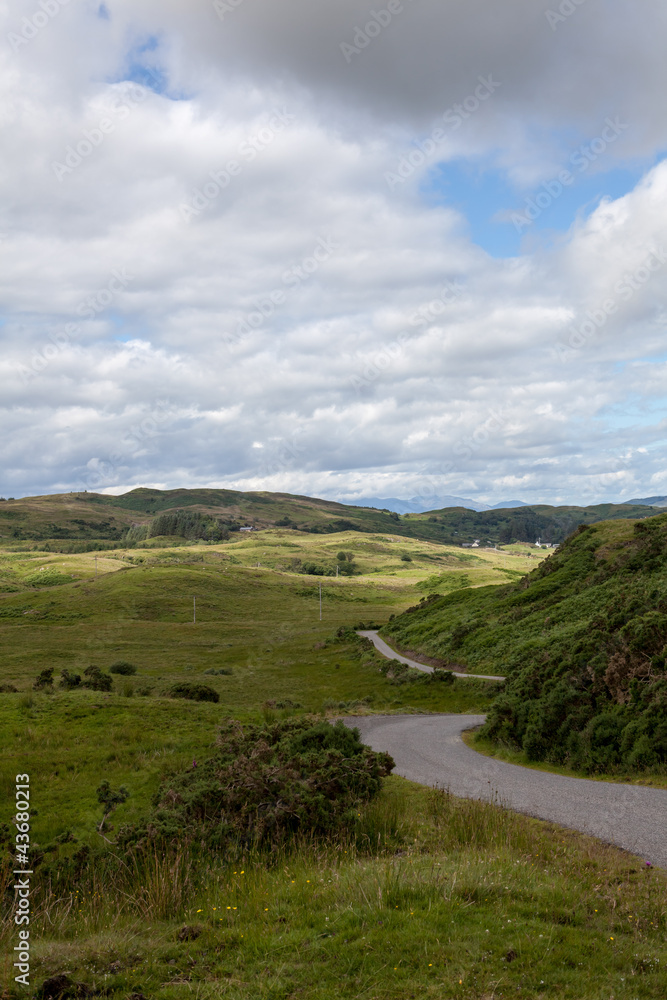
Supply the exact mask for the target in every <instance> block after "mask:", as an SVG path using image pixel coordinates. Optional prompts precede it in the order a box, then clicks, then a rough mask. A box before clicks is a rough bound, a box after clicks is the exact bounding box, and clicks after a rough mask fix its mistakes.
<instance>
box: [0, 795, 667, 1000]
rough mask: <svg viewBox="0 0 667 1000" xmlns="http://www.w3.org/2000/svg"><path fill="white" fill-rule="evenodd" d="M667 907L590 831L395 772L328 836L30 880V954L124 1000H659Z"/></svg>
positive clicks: (630, 862)
mask: <svg viewBox="0 0 667 1000" xmlns="http://www.w3.org/2000/svg"><path fill="white" fill-rule="evenodd" d="M122 808H125V807H122ZM119 812H120V810H119ZM666 901H667V898H666V893H665V879H664V873H662V872H658V871H654V870H652V869H647V868H646V867H645V866H642V864H641V862H638V861H637V860H636V859H634V858H632V857H631V856H629V855H626V854H623V853H622V852H620V851H616V850H614V849H611V848H607V847H604V846H603V845H601V844H600V843H599V842H597V841H595V840H593V839H591V838H587V837H584V836H583V835H580V834H576V833H572V832H570V831H564V830H561V829H559V828H557V827H553V826H550V825H548V824H545V823H542V822H539V821H535V820H531V819H529V818H527V817H522V816H518V815H516V814H513V813H510V812H507V811H506V810H504V809H503V808H502V807H501V806H494V805H489V804H484V803H477V802H468V801H464V800H456V799H454V798H452V797H451V796H449V795H448V794H447V792H446V791H442V790H441V791H428V790H426V789H423V788H420V787H419V786H415V785H412V784H410V783H409V782H406V781H404V780H403V779H401V778H389V779H387V781H386V783H385V788H384V790H383V792H382V793H381V795H380V797H379V799H377V800H375V801H374V802H372V803H370V804H369V805H368V806H366V807H364V808H363V810H361V811H360V813H359V816H358V819H357V824H356V826H355V827H354V828H350V829H349V830H348V831H347V833H346V834H345V835H344V836H342V837H340V838H339V839H337V840H336V841H335V842H334V841H329V842H328V843H326V844H323V843H320V844H318V843H303V844H301V845H295V846H294V847H293V848H292V849H291V850H283V851H279V852H277V853H274V855H273V856H272V857H267V856H266V855H261V854H257V853H254V852H252V851H250V852H248V853H246V854H243V855H240V856H238V857H237V858H235V859H234V860H233V862H232V863H229V862H227V863H225V862H223V861H222V860H221V859H220V858H219V857H217V856H203V857H202V856H199V855H197V854H196V853H194V852H193V851H188V850H186V849H183V848H176V849H174V851H173V852H172V853H170V854H167V855H162V854H158V855H154V856H150V855H149V856H148V858H146V859H144V860H143V861H137V860H136V859H134V858H133V857H130V856H127V857H125V858H124V859H119V861H118V863H117V864H116V865H115V867H111V869H109V868H108V867H107V870H106V872H105V874H104V875H101V874H97V875H96V874H95V872H94V870H93V871H92V872H91V871H88V872H87V874H86V876H85V877H82V878H81V879H80V880H79V882H78V883H77V884H76V885H72V887H71V891H69V892H67V893H65V894H62V893H59V894H56V893H54V892H49V888H48V886H47V885H43V886H40V888H39V891H38V892H37V894H36V896H35V900H34V914H35V919H34V923H33V925H32V933H33V936H34V941H35V951H34V955H33V962H34V963H35V966H37V967H39V969H40V974H41V975H43V976H47V975H54V974H58V973H61V972H63V971H64V970H67V972H68V974H69V976H70V978H71V979H72V980H73V981H74V982H83V983H86V984H88V986H89V987H91V988H94V989H97V990H103V991H104V993H105V995H107V996H111V997H114V998H118V1000H120V998H127V997H129V996H131V995H134V996H137V995H141V996H144V997H151V998H165V1000H180V998H186V997H191V996H197V997H201V998H207V1000H208V998H213V997H219V996H226V997H231V998H234V1000H250V998H266V1000H276V998H281V1000H287V998H291V997H308V998H311V997H312V998H314V1000H333V998H338V997H349V998H365V1000H399V998H400V1000H403V998H422V997H423V998H427V1000H428V998H432V1000H436V998H438V1000H440V998H447V1000H449V998H461V1000H464V998H465V1000H494V998H497V997H507V996H521V997H525V998H535V1000H537V998H540V1000H541V998H547V997H553V998H558V1000H562V998H570V1000H602V998H610V997H613V998H614V1000H633V998H655V1000H658V998H662V997H664V961H665V948H664V938H665V911H666V906H665V903H666ZM6 930H7V925H6V924H5V931H6ZM10 961H11V960H7V961H6V964H5V967H4V972H5V977H6V982H7V987H6V992H5V993H4V994H3V995H4V996H14V995H17V996H18V995H22V994H19V993H18V991H15V990H13V989H12V986H11V985H9V983H10V981H11V979H10V975H11V970H10V968H9V962H10Z"/></svg>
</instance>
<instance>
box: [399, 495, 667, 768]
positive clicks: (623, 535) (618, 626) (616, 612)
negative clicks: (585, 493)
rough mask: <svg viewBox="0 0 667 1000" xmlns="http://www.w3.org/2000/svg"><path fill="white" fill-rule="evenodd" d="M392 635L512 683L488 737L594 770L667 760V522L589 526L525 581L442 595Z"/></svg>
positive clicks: (409, 615)
mask: <svg viewBox="0 0 667 1000" xmlns="http://www.w3.org/2000/svg"><path fill="white" fill-rule="evenodd" d="M382 634H383V635H385V637H387V638H388V639H389V640H394V642H395V643H397V644H399V645H400V646H401V648H404V649H407V648H409V649H413V650H420V651H422V652H424V653H426V654H429V655H431V656H438V657H442V658H444V659H447V660H449V661H451V662H455V663H458V664H463V665H466V666H467V667H468V668H469V669H471V670H472V671H473V672H480V673H500V674H505V675H506V676H507V678H508V680H507V682H506V686H505V692H504V693H503V694H502V695H501V696H500V697H499V698H498V699H497V701H496V702H495V703H494V706H493V708H492V710H491V712H490V714H489V717H488V720H487V723H486V726H485V730H484V733H485V735H486V736H488V737H490V738H492V739H493V740H495V741H498V742H505V743H507V744H509V745H513V746H517V747H522V748H523V750H524V751H525V752H526V754H527V755H528V757H529V758H530V759H533V760H545V761H549V762H552V763H560V764H570V765H571V766H574V767H578V768H583V769H584V770H588V771H613V770H614V769H615V768H619V767H624V768H632V769H638V770H641V769H643V768H649V767H656V766H658V767H659V766H664V765H665V764H666V763H667V674H666V672H665V657H666V654H667V515H666V514H662V515H659V516H656V517H651V518H649V519H647V520H640V521H634V522H633V521H607V522H603V523H600V524H596V525H592V526H581V527H580V528H579V529H578V530H577V531H576V532H575V533H574V534H573V535H572V536H571V537H570V538H569V539H568V541H567V542H566V543H565V544H564V545H563V546H561V548H560V549H559V550H558V551H557V552H556V553H554V554H553V555H551V556H549V558H548V559H546V560H545V561H544V562H543V563H541V565H540V566H539V567H537V568H536V569H535V570H534V571H533V572H532V573H530V574H529V575H528V576H527V577H525V578H524V579H523V580H521V581H519V582H518V583H514V584H511V585H508V586H503V587H498V588H491V587H484V588H478V589H476V590H462V591H458V592H455V593H452V594H450V595H447V596H444V597H442V596H431V597H429V598H427V599H426V600H424V601H422V603H421V604H420V605H419V606H416V607H414V608H412V609H410V610H409V611H407V612H405V613H404V614H403V615H400V616H399V617H397V618H396V619H394V620H393V621H392V622H390V623H389V624H388V625H387V626H386V627H385V628H384V629H383V630H382Z"/></svg>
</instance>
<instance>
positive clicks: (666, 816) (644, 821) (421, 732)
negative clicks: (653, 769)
mask: <svg viewBox="0 0 667 1000" xmlns="http://www.w3.org/2000/svg"><path fill="white" fill-rule="evenodd" d="M343 721H344V722H345V724H346V725H347V726H350V727H352V728H354V727H357V728H358V729H359V731H360V733H361V737H362V739H363V740H364V742H365V743H367V744H369V745H370V746H371V747H373V749H374V750H386V751H388V752H389V753H390V754H391V755H392V757H393V758H394V760H395V761H396V770H395V773H396V774H400V775H402V776H403V777H404V778H409V779H410V780H411V781H417V782H419V783H420V784H423V785H431V786H433V785H439V786H440V787H443V788H448V789H449V790H450V791H451V792H452V793H453V794H454V795H459V796H461V797H463V798H469V799H493V798H494V796H495V794H496V793H497V794H498V797H499V800H500V801H501V802H502V803H503V804H504V805H506V806H507V807H508V808H510V809H514V810H516V811H517V812H522V813H527V814H528V815H529V816H537V817H539V818H540V819H545V820H550V821H551V822H554V823H559V824H560V825H561V826H567V827H570V828H572V829H574V830H581V831H582V832H583V833H588V834H592V835H593V836H594V837H598V838H599V839H600V840H603V841H605V842H606V843H609V844H615V845H616V846H617V847H622V848H625V850H627V851H631V852H632V853H633V854H638V855H639V856H640V857H641V858H643V859H644V860H645V861H649V862H650V863H651V864H652V865H659V866H661V867H663V868H667V790H665V789H660V788H643V787H641V786H637V785H621V784H613V783H611V782H602V781H588V780H586V779H583V778H566V777H563V776H561V775H558V774H549V773H547V772H545V771H534V770H532V769H531V768H527V767H519V766H517V765H516V764H506V763H504V762H501V761H496V760H494V759H493V758H491V757H485V756H484V755H483V754H480V753H477V751H475V750H471V749H470V747H468V746H466V744H465V743H464V742H463V740H462V739H461V736H460V734H461V732H462V731H463V730H464V729H470V728H472V727H473V726H478V725H481V724H482V722H483V721H484V716H483V715H391V716H388V715H384V716H383V715H375V716H365V717H360V718H347V719H344V720H343Z"/></svg>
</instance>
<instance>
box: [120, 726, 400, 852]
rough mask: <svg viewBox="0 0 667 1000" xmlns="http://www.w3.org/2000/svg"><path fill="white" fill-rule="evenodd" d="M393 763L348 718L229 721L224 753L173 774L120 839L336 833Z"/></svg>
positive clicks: (227, 841) (213, 842) (246, 839)
mask: <svg viewBox="0 0 667 1000" xmlns="http://www.w3.org/2000/svg"><path fill="white" fill-rule="evenodd" d="M393 766H394V762H393V760H392V759H391V757H390V756H389V755H388V754H384V753H374V752H373V751H372V750H371V749H370V748H369V747H367V746H364V744H363V743H362V742H361V740H360V738H359V732H358V730H356V729H355V730H353V729H348V728H347V727H346V726H344V725H343V723H342V722H338V723H337V724H336V725H335V726H334V725H330V724H329V723H328V722H313V721H312V720H311V719H289V720H284V721H281V722H273V723H272V724H270V725H268V726H257V725H245V726H244V725H242V724H241V723H240V722H236V721H230V722H227V723H225V724H224V725H223V726H222V727H221V730H220V734H219V736H218V739H217V750H216V753H215V755H214V756H213V757H211V758H210V759H209V760H207V761H204V762H203V763H202V764H200V765H197V764H196V762H193V765H192V766H191V767H189V768H188V769H187V770H186V771H182V772H181V773H180V774H177V775H176V776H175V777H173V778H170V779H168V780H167V781H166V782H165V783H164V784H163V785H162V787H161V788H160V790H159V792H158V794H157V796H156V798H155V800H154V809H153V811H152V813H151V814H150V816H148V817H147V819H146V822H145V823H144V824H141V826H138V827H128V828H125V829H124V830H122V831H120V832H119V841H120V842H121V844H124V845H127V844H131V843H137V842H139V843H146V842H148V841H150V840H168V839H171V838H174V837H179V838H183V837H190V838H193V839H196V840H197V842H205V843H206V844H207V845H208V846H210V847H214V848H224V847H226V846H231V845H234V844H236V845H238V844H254V845H267V844H268V845H271V846H276V845H278V844H280V843H283V842H284V841H286V840H287V839H288V838H290V837H292V836H293V835H295V834H306V835H316V836H319V835H328V834H331V833H332V832H335V831H337V830H341V829H343V828H345V827H346V826H348V825H353V824H354V823H355V821H356V807H357V806H358V805H359V804H360V803H362V802H366V801H369V800H370V799H372V798H373V797H374V796H375V795H377V793H378V792H379V790H380V787H381V784H382V778H383V777H384V776H385V775H387V774H389V773H390V772H391V770H392V768H393Z"/></svg>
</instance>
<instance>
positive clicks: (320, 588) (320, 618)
mask: <svg viewBox="0 0 667 1000" xmlns="http://www.w3.org/2000/svg"><path fill="white" fill-rule="evenodd" d="M320 621H322V582H321V581H320Z"/></svg>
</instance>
